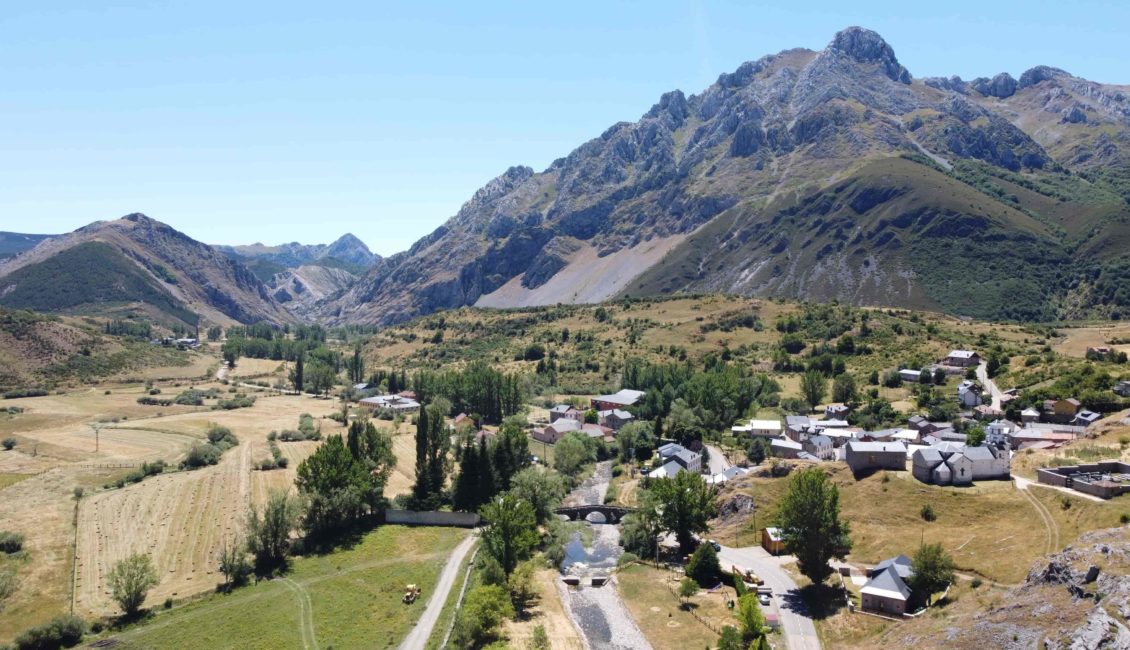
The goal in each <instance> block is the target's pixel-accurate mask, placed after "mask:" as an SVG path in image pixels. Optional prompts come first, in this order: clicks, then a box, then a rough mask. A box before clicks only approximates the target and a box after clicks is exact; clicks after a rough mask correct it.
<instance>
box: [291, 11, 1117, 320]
mask: <svg viewBox="0 0 1130 650" xmlns="http://www.w3.org/2000/svg"><path fill="white" fill-rule="evenodd" d="M1128 95H1130V88H1127V87H1121V86H1111V85H1104V84H1098V83H1094V82H1090V81H1086V80H1083V79H1079V78H1076V77H1073V76H1071V75H1069V74H1067V73H1065V72H1062V71H1059V70H1056V69H1053V68H1047V67H1043V66H1041V67H1036V68H1033V69H1031V70H1029V71H1027V72H1025V73H1024V74H1022V75H1021V76H1020V79H1019V80H1018V81H1017V80H1013V79H1012V77H1009V76H1008V75H1003V76H1002V75H998V76H997V77H994V78H992V79H988V78H986V79H977V80H973V81H970V82H965V81H963V80H960V79H956V78H951V79H915V78H913V77H912V76H911V74H910V72H909V71H907V70H906V68H904V67H903V66H902V65H901V64H900V63H899V61H898V59H897V58H896V56H895V53H894V50H893V49H892V48H891V47H890V45H888V44H887V43H886V42H885V41H884V40H883V39H882V38H881V37H880V36H879V35H878V34H876V33H874V32H871V31H868V30H866V29H861V28H856V27H853V28H849V29H846V30H844V31H842V32H840V33H839V34H836V36H835V37H834V39H833V40H832V42H831V43H830V44H829V45H828V46H827V47H826V48H825V49H824V50H822V51H819V52H814V51H810V50H803V49H797V50H788V51H785V52H781V53H779V54H775V55H770V56H766V57H764V58H762V59H759V60H757V61H754V62H750V63H745V64H743V65H742V66H740V67H739V68H738V69H737V70H736V71H734V72H733V73H729V74H723V75H721V76H720V77H719V78H718V81H717V82H716V83H714V84H713V85H712V86H710V87H709V88H707V89H706V90H705V91H703V92H702V93H700V94H697V95H690V96H686V95H684V94H683V93H682V92H681V91H673V92H670V93H667V94H665V95H663V96H662V97H661V98H660V100H659V102H658V103H656V104H655V105H654V106H653V107H652V108H651V109H650V110H649V111H647V112H646V113H645V114H644V115H643V117H642V118H641V119H640V120H639V121H638V122H636V123H620V124H616V125H614V126H612V127H611V128H609V129H608V130H607V131H605V132H604V133H603V134H601V135H600V136H599V137H598V138H595V139H593V140H591V141H589V142H587V143H585V144H583V145H581V146H580V147H578V148H577V149H576V150H574V151H573V152H572V153H570V154H569V155H568V156H566V157H564V158H561V159H559V160H557V161H555V162H554V163H553V164H552V165H550V166H549V168H547V169H545V170H544V171H542V172H535V171H534V170H533V169H530V168H528V167H512V168H511V169H509V170H507V171H506V172H505V173H503V174H502V175H501V176H499V177H498V178H496V179H494V180H493V181H491V182H490V183H488V184H487V185H486V186H484V187H483V188H482V189H480V190H479V191H478V192H476V193H475V195H474V196H473V197H472V198H471V199H470V200H469V201H468V202H467V203H466V204H464V206H463V207H462V209H460V211H459V212H458V214H456V215H455V216H454V217H452V218H451V219H450V220H449V221H448V222H447V223H445V224H444V225H443V226H441V227H440V228H438V229H436V230H435V231H434V232H433V233H431V234H430V235H428V236H426V237H424V238H423V239H421V240H420V241H418V242H417V243H416V244H415V245H413V246H412V247H411V249H409V250H408V251H406V252H403V253H400V254H397V255H394V256H392V257H389V258H384V259H381V260H379V261H377V262H376V263H375V264H374V265H373V266H372V268H370V269H369V270H368V271H367V272H366V273H365V275H364V276H363V277H362V278H361V279H360V280H359V281H358V282H357V283H356V284H355V285H354V286H353V287H351V288H349V289H347V290H346V291H344V292H342V293H340V294H339V295H336V296H331V297H329V298H327V299H325V300H323V301H321V302H320V303H319V304H318V305H317V306H316V307H315V308H314V309H313V311H312V312H311V313H312V314H313V315H314V316H315V317H317V318H320V319H323V320H325V321H327V322H330V323H343V322H362V323H392V322H397V321H401V320H404V319H408V318H411V317H413V316H417V315H420V314H425V313H429V312H432V311H435V310H438V309H444V308H451V307H457V306H462V305H471V304H480V305H484V306H495V307H507V306H517V305H535V304H549V303H556V302H590V301H595V300H600V299H604V298H607V297H611V296H615V295H645V294H665V293H675V292H698V291H720V292H729V293H738V294H745V295H765V296H786V297H790V298H800V299H830V298H836V299H840V300H843V301H848V302H852V303H856V304H878V305H900V306H910V307H924V308H932V309H942V310H946V311H949V312H951V313H958V314H966V315H971V316H980V317H991V318H1017V319H1045V318H1051V317H1057V316H1079V315H1102V316H1120V315H1121V312H1122V311H1123V310H1125V309H1126V307H1127V306H1130V289H1124V288H1122V285H1123V284H1125V282H1124V281H1125V280H1130V258H1127V257H1126V251H1127V246H1126V244H1127V243H1128V242H1130V206H1128V204H1127V199H1128V198H1130V97H1128ZM1006 298H1007V299H1006Z"/></svg>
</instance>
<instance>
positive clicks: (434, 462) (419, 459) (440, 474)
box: [412, 398, 451, 510]
mask: <svg viewBox="0 0 1130 650" xmlns="http://www.w3.org/2000/svg"><path fill="white" fill-rule="evenodd" d="M450 408H451V406H450V402H448V401H447V400H446V399H444V398H435V399H433V400H432V401H431V403H429V404H428V405H427V406H425V407H424V408H422V409H420V414H419V415H418V416H417V418H416V482H415V484H413V486H412V507H413V508H414V509H417V510H435V509H438V508H439V506H440V504H441V503H442V502H443V495H444V488H445V484H446V482H447V474H448V471H449V470H450V464H451V461H450V460H449V459H448V456H447V452H448V450H449V449H450V447H451V428H450V427H448V426H447V421H446V419H445V417H446V415H447V412H448V411H449V410H450Z"/></svg>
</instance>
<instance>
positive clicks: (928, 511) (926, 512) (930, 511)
mask: <svg viewBox="0 0 1130 650" xmlns="http://www.w3.org/2000/svg"><path fill="white" fill-rule="evenodd" d="M919 514H921V515H922V519H923V520H925V521H934V520H936V519H937V518H938V515H936V514H935V513H934V507H933V506H931V505H930V504H929V503H927V504H926V505H924V506H922V511H921V512H920V513H919Z"/></svg>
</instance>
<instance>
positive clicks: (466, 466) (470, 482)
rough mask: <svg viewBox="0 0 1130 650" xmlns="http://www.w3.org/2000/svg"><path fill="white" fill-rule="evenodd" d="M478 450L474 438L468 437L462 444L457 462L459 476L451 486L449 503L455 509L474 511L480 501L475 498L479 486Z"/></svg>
mask: <svg viewBox="0 0 1130 650" xmlns="http://www.w3.org/2000/svg"><path fill="white" fill-rule="evenodd" d="M479 472H480V467H479V450H478V448H477V447H476V446H475V442H474V438H468V439H467V441H466V442H465V443H464V445H463V460H462V462H460V464H459V476H457V477H455V485H454V486H453V487H452V492H451V504H452V506H454V508H455V509H456V510H463V511H466V512H474V511H476V510H478V509H479V505H481V502H480V501H479V500H478V499H476V491H477V490H478V486H479Z"/></svg>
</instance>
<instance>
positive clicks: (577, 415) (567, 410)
mask: <svg viewBox="0 0 1130 650" xmlns="http://www.w3.org/2000/svg"><path fill="white" fill-rule="evenodd" d="M583 417H584V413H582V412H581V411H579V410H577V409H575V408H573V407H572V406H569V405H568V404H558V405H557V406H554V407H553V408H551V409H549V421H550V422H556V421H558V420H560V419H561V418H568V419H570V420H581V419H583Z"/></svg>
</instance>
